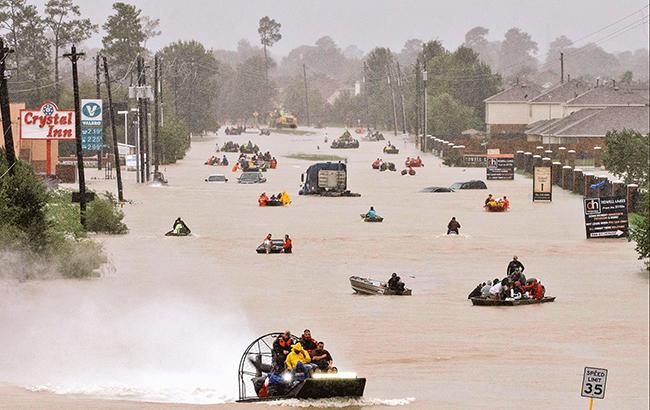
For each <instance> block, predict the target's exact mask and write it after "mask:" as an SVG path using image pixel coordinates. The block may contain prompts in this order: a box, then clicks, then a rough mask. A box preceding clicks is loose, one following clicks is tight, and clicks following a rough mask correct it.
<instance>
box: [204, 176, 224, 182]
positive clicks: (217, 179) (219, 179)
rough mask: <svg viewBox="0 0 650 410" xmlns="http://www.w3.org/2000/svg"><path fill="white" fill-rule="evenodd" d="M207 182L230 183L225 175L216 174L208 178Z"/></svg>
mask: <svg viewBox="0 0 650 410" xmlns="http://www.w3.org/2000/svg"><path fill="white" fill-rule="evenodd" d="M205 182H216V183H226V182H228V178H226V176H225V175H224V174H214V175H210V176H209V177H207V178H206V179H205Z"/></svg>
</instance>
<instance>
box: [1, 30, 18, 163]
mask: <svg viewBox="0 0 650 410" xmlns="http://www.w3.org/2000/svg"><path fill="white" fill-rule="evenodd" d="M13 52H14V50H12V49H10V48H9V47H5V44H4V40H3V39H2V37H0V115H2V129H3V131H4V132H3V134H4V139H5V155H6V157H7V165H8V166H9V175H14V172H15V170H14V165H16V150H15V149H14V135H13V130H12V129H11V109H10V106H9V90H8V89H7V77H5V67H6V61H7V56H8V55H9V54H10V53H13Z"/></svg>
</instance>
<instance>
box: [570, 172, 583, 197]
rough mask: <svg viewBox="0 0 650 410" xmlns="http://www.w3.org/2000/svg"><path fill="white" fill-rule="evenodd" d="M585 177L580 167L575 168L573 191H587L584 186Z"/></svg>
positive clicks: (578, 192)
mask: <svg viewBox="0 0 650 410" xmlns="http://www.w3.org/2000/svg"><path fill="white" fill-rule="evenodd" d="M584 183H585V178H584V175H583V174H582V170H581V169H580V168H573V190H572V191H573V192H574V193H576V194H580V195H582V194H583V193H584V191H585V188H584Z"/></svg>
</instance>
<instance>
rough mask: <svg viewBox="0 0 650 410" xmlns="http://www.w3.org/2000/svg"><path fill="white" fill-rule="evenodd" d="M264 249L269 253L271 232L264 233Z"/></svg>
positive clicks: (271, 243) (271, 244) (271, 242)
mask: <svg viewBox="0 0 650 410" xmlns="http://www.w3.org/2000/svg"><path fill="white" fill-rule="evenodd" d="M263 244H264V249H266V253H271V248H272V247H273V241H272V239H271V234H268V235H266V238H264V242H263Z"/></svg>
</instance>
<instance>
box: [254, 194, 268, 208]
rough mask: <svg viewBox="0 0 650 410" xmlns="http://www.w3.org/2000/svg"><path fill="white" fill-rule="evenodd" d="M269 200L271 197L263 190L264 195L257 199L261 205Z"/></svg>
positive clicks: (264, 204)
mask: <svg viewBox="0 0 650 410" xmlns="http://www.w3.org/2000/svg"><path fill="white" fill-rule="evenodd" d="M267 202H269V197H267V196H266V192H262V195H260V197H259V198H258V199H257V203H258V204H260V206H266V203H267Z"/></svg>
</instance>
